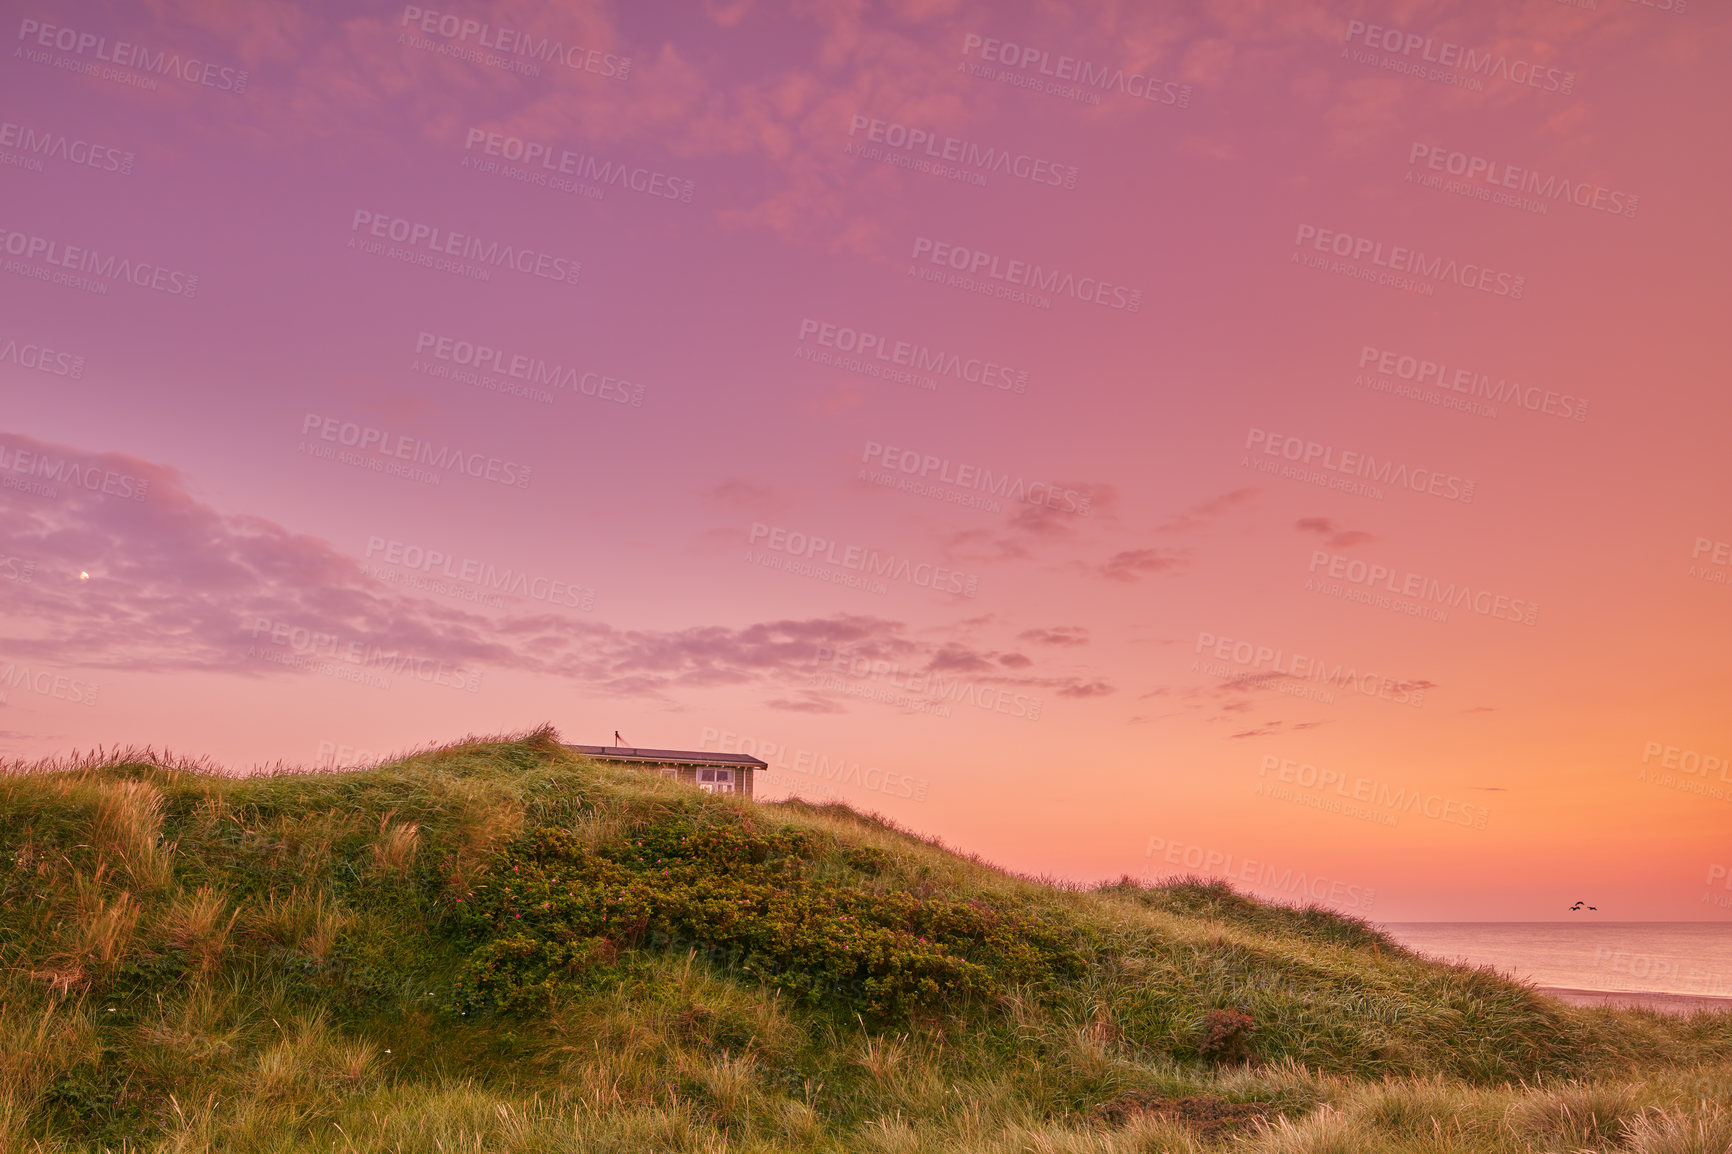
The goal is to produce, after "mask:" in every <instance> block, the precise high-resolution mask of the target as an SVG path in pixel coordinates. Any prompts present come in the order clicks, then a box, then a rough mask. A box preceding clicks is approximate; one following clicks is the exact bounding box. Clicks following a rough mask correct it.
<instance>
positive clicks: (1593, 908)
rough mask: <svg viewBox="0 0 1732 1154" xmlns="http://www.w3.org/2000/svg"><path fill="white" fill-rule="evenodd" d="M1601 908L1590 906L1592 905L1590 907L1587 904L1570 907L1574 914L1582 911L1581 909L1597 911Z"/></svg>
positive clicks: (1582, 903)
mask: <svg viewBox="0 0 1732 1154" xmlns="http://www.w3.org/2000/svg"><path fill="white" fill-rule="evenodd" d="M1599 908H1600V907H1599V906H1590V905H1588V903H1587V902H1577V903H1576V904H1575V905H1573V906H1571V907H1570V912H1571V913H1574V912H1575V911H1577V910H1581V909H1589V910H1597V909H1599Z"/></svg>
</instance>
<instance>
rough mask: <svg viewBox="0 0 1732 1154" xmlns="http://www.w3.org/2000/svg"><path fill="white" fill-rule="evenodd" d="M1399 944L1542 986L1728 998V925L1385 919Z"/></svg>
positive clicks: (1731, 945) (1731, 989) (1731, 968)
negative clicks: (1488, 967) (1388, 921)
mask: <svg viewBox="0 0 1732 1154" xmlns="http://www.w3.org/2000/svg"><path fill="white" fill-rule="evenodd" d="M1383 928H1384V929H1385V930H1387V931H1389V934H1390V936H1391V937H1393V938H1394V939H1395V940H1396V941H1398V942H1400V943H1401V944H1402V945H1404V946H1406V947H1408V948H1409V949H1412V950H1417V951H1419V952H1420V953H1424V954H1429V955H1431V956H1432V957H1435V958H1441V959H1443V960H1444V961H1449V962H1456V961H1466V962H1470V963H1472V964H1474V965H1492V966H1496V967H1497V968H1498V969H1499V970H1501V971H1503V972H1504V973H1506V974H1509V975H1511V976H1512V977H1516V978H1521V979H1524V980H1527V981H1531V982H1533V983H1534V984H1535V985H1540V986H1565V987H1569V988H1573V989H1580V990H1620V991H1633V990H1644V991H1648V990H1657V991H1660V992H1663V993H1669V994H1709V995H1714V996H1717V997H1732V923H1715V922H1390V923H1387V924H1385V925H1384V926H1383Z"/></svg>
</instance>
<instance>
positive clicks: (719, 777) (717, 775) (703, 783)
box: [698, 769, 734, 793]
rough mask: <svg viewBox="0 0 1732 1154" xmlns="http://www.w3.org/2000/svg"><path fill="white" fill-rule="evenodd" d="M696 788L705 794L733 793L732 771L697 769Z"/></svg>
mask: <svg viewBox="0 0 1732 1154" xmlns="http://www.w3.org/2000/svg"><path fill="white" fill-rule="evenodd" d="M698 788H699V789H701V790H703V791H704V792H705V793H733V792H734V771H733V770H731V769H699V770H698Z"/></svg>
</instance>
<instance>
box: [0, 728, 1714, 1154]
mask: <svg viewBox="0 0 1732 1154" xmlns="http://www.w3.org/2000/svg"><path fill="white" fill-rule="evenodd" d="M1729 1075H1732V1015H1724V1014H1700V1015H1697V1016H1694V1017H1688V1018H1683V1017H1663V1016H1659V1015H1654V1014H1648V1013H1641V1012H1629V1011H1612V1010H1585V1009H1576V1008H1571V1007H1567V1006H1564V1005H1562V1004H1560V1003H1557V1002H1555V1001H1552V1000H1550V999H1547V998H1544V997H1542V996H1540V995H1538V994H1536V993H1535V992H1534V991H1533V990H1531V989H1529V988H1527V987H1524V986H1522V985H1520V984H1517V983H1514V982H1511V981H1508V980H1505V979H1504V978H1502V977H1500V976H1498V975H1497V974H1495V973H1491V972H1489V971H1485V970H1476V969H1472V968H1467V967H1462V966H1450V965H1443V964H1439V963H1436V962H1433V961H1430V960H1427V959H1424V958H1420V957H1416V956H1415V955H1413V954H1410V953H1408V952H1407V951H1405V950H1403V949H1402V948H1401V947H1399V946H1398V945H1397V944H1396V943H1395V942H1393V941H1392V940H1390V939H1389V938H1388V937H1386V936H1384V935H1383V934H1381V933H1379V932H1378V931H1376V930H1375V929H1374V928H1373V927H1371V926H1368V925H1366V924H1365V923H1363V922H1360V921H1356V920H1354V919H1350V918H1345V917H1342V916H1339V915H1336V914H1333V913H1329V912H1327V911H1323V910H1319V909H1292V908H1286V907H1281V906H1272V905H1267V904H1263V903H1260V902H1257V901H1254V900H1252V899H1250V898H1247V897H1245V896H1243V895H1241V894H1238V893H1236V892H1234V891H1233V890H1232V889H1230V888H1229V887H1227V886H1225V885H1223V884H1219V883H1213V884H1211V883H1205V882H1200V881H1197V880H1195V879H1175V880H1172V881H1170V882H1168V883H1166V884H1162V885H1156V886H1146V885H1138V884H1136V883H1134V882H1131V881H1129V880H1126V881H1123V882H1120V883H1117V884H1114V885H1108V886H1102V887H1096V888H1091V889H1082V888H1076V887H1063V886H1055V885H1052V884H1049V883H1045V882H1041V881H1038V880H1034V879H1029V878H1024V877H1018V876H1015V875H1011V874H1007V873H1005V872H1003V871H1001V870H998V869H995V868H993V867H992V866H990V865H988V864H986V863H984V862H981V861H979V860H978V859H974V858H970V857H966V856H962V855H958V854H956V853H954V852H951V851H949V850H947V849H946V848H944V847H943V846H942V845H939V844H936V843H934V842H931V841H927V840H923V839H921V838H918V837H915V836H913V835H912V834H909V833H907V832H905V831H903V830H901V829H899V828H897V827H895V826H894V825H892V824H891V823H888V822H885V821H883V820H881V819H878V818H874V817H871V816H867V815H862V814H858V813H856V812H854V811H852V810H850V809H848V808H846V807H844V806H839V805H824V806H815V805H809V804H805V803H800V802H790V803H784V804H779V805H759V804H754V803H752V802H749V801H746V800H744V799H740V798H733V797H719V796H711V795H705V794H701V793H699V792H698V791H696V790H693V789H691V788H689V787H687V786H682V785H679V784H677V783H674V782H670V781H665V780H662V779H660V778H658V777H654V776H649V775H638V774H634V773H632V772H630V771H628V770H619V769H614V768H610V767H605V766H600V765H596V764H593V763H590V762H587V761H585V760H583V759H581V758H579V757H576V756H574V755H572V754H571V753H570V752H568V751H567V750H565V749H564V748H563V747H562V746H560V745H559V744H558V741H557V738H556V737H555V736H554V735H553V733H552V732H551V730H546V729H544V730H539V731H536V732H534V733H530V734H527V735H522V736H518V737H514V738H505V739H497V740H486V741H469V742H465V743H461V744H458V745H454V746H449V747H444V748H438V749H430V750H426V751H424V752H420V753H417V754H413V755H411V756H408V757H404V758H401V759H398V760H395V761H391V762H389V763H386V764H382V765H379V766H376V767H373V768H369V769H364V770H356V771H349V772H343V773H302V772H296V771H282V772H275V773H270V774H261V775H254V776H230V775H226V774H224V773H221V772H219V771H217V770H216V769H215V768H214V767H211V766H208V765H203V764H198V763H186V762H181V761H176V760H174V759H171V758H167V757H162V756H157V755H155V754H153V753H151V752H149V751H143V752H139V751H127V752H123V753H119V754H115V755H112V756H110V755H99V756H96V757H89V758H83V759H79V760H76V761H73V762H69V763H64V764H49V765H34V766H11V767H7V771H6V772H4V773H0V1150H3V1151H7V1152H10V1151H42V1152H53V1154H62V1152H70V1151H81V1152H82V1151H89V1152H95V1151H116V1152H118V1151H128V1152H133V1151H137V1152H145V1151H161V1152H164V1154H167V1152H175V1154H216V1152H219V1151H220V1152H223V1154H231V1152H233V1154H254V1152H257V1154H265V1152H272V1154H276V1152H281V1154H288V1152H291V1151H328V1152H331V1154H339V1152H341V1154H348V1152H359V1151H367V1152H374V1151H377V1152H386V1151H392V1152H396V1151H405V1152H406V1151H417V1152H419V1151H450V1152H453V1154H455V1152H458V1151H487V1152H495V1151H511V1152H525V1154H528V1152H542V1151H547V1152H552V1151H571V1150H583V1151H598V1152H610V1151H618V1152H620V1154H625V1152H631V1154H646V1152H654V1151H716V1152H721V1151H727V1152H730V1154H734V1152H756V1151H765V1152H769V1151H876V1152H883V1154H915V1152H920V1151H944V1152H946V1154H952V1152H979V1154H988V1152H991V1154H999V1152H1002V1154H1010V1152H1012V1151H1040V1152H1051V1154H1060V1152H1070V1151H1075V1152H1079V1154H1080V1152H1084V1151H1088V1152H1091V1154H1130V1152H1133V1151H1136V1152H1144V1151H1151V1152H1152V1151H1201V1150H1209V1149H1234V1150H1245V1151H1255V1152H1262V1151H1268V1152H1277V1151H1280V1152H1288V1151H1291V1152H1314V1154H1326V1152H1337V1151H1339V1152H1349V1154H1350V1152H1356V1151H1383V1150H1414V1151H1418V1150H1424V1151H1445V1150H1449V1151H1457V1150H1464V1151H1523V1152H1528V1151H1557V1152H1560V1154H1562V1152H1564V1151H1578V1150H1595V1151H1629V1152H1631V1154H1673V1152H1678V1154H1683V1152H1712V1154H1727V1152H1728V1151H1729V1150H1732V1079H1729Z"/></svg>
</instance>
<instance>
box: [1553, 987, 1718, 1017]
mask: <svg viewBox="0 0 1732 1154" xmlns="http://www.w3.org/2000/svg"><path fill="white" fill-rule="evenodd" d="M1536 988H1537V989H1538V990H1539V992H1540V993H1542V994H1549V995H1551V996H1552V997H1554V998H1557V999H1558V1000H1559V1001H1563V1002H1568V1003H1570V1005H1572V1006H1614V1007H1616V1008H1618V1009H1620V1010H1654V1011H1656V1012H1658V1013H1662V1014H1693V1013H1695V1012H1696V1011H1697V1010H1719V1011H1721V1012H1722V1013H1725V1012H1728V1011H1732V998H1715V997H1708V996H1704V995H1702V994H1662V993H1655V992H1644V991H1635V990H1575V989H1569V988H1567V987H1564V986H1538V987H1536Z"/></svg>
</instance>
